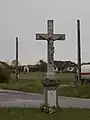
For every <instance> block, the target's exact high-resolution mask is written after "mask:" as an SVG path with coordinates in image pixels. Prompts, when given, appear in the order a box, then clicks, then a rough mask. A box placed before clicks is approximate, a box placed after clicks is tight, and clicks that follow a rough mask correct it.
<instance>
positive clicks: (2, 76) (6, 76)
mask: <svg viewBox="0 0 90 120" xmlns="http://www.w3.org/2000/svg"><path fill="white" fill-rule="evenodd" d="M9 80H10V70H9V69H6V68H0V83H9Z"/></svg>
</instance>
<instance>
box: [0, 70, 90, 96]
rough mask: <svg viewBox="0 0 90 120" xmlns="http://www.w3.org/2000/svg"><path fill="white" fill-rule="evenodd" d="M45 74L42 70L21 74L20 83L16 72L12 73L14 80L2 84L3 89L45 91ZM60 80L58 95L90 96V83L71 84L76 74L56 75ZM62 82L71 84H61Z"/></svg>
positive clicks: (0, 85)
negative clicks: (42, 82) (17, 80)
mask: <svg viewBox="0 0 90 120" xmlns="http://www.w3.org/2000/svg"><path fill="white" fill-rule="evenodd" d="M44 76H45V74H44V73H40V72H33V73H27V74H23V73H21V74H20V79H19V84H18V83H16V81H15V74H12V75H11V77H12V80H11V81H10V83H9V84H0V88H1V89H10V90H18V91H25V92H34V93H43V86H42V84H41V81H42V80H43V79H44ZM56 77H57V79H59V80H60V86H59V88H58V95H62V96H72V97H82V98H90V85H83V86H81V85H78V86H71V83H72V82H73V80H74V79H75V78H74V74H70V73H67V74H66V73H63V74H62V73H60V74H57V75H56ZM62 84H65V85H69V86H61V85H62Z"/></svg>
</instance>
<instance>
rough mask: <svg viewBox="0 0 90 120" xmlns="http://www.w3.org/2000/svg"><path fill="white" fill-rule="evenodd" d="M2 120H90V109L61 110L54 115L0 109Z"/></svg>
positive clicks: (26, 109) (0, 118)
mask: <svg viewBox="0 0 90 120" xmlns="http://www.w3.org/2000/svg"><path fill="white" fill-rule="evenodd" d="M0 120H90V109H72V108H68V109H60V111H58V112H57V113H56V114H54V115H48V114H45V113H42V112H40V110H39V109H30V108H0Z"/></svg>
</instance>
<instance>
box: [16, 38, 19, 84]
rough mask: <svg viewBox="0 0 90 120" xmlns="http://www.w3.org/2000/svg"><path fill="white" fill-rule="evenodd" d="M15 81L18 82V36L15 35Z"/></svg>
mask: <svg viewBox="0 0 90 120" xmlns="http://www.w3.org/2000/svg"><path fill="white" fill-rule="evenodd" d="M16 81H17V82H18V83H19V71H18V37H16Z"/></svg>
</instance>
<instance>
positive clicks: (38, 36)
mask: <svg viewBox="0 0 90 120" xmlns="http://www.w3.org/2000/svg"><path fill="white" fill-rule="evenodd" d="M36 40H48V34H39V33H37V34H36Z"/></svg>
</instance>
